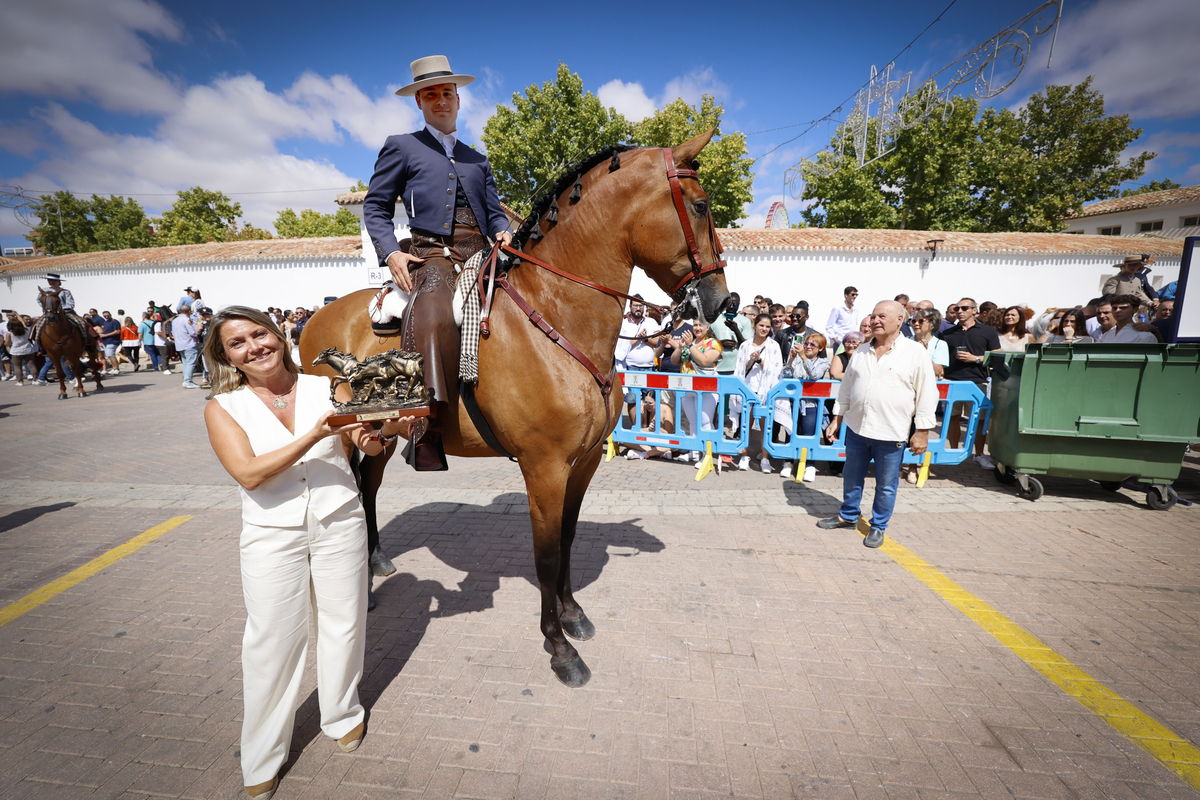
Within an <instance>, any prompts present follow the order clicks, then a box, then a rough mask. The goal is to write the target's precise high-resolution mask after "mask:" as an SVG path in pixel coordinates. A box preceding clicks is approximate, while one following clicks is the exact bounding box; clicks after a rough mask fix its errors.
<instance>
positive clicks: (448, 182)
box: [363, 56, 512, 470]
mask: <svg viewBox="0 0 1200 800" xmlns="http://www.w3.org/2000/svg"><path fill="white" fill-rule="evenodd" d="M412 73H413V80H412V83H410V84H408V85H407V86H404V87H402V88H400V89H399V90H398V91H397V92H396V94H398V95H400V96H401V97H415V98H416V102H417V108H419V109H421V112H422V113H423V114H424V116H425V127H424V128H422V129H421V130H419V131H416V132H415V133H406V134H402V135H399V136H389V137H388V139H387V141H386V142H385V143H384V145H383V149H382V150H380V151H379V158H378V160H376V162H375V174H374V175H372V176H371V186H370V188H369V189H368V191H367V196H366V199H365V200H364V201H363V219H364V220H365V222H366V226H367V232H368V233H369V234H370V236H371V241H372V242H373V243H374V245H375V250H376V253H377V254H378V257H379V263H380V264H381V265H383V264H386V265H387V267H388V270H389V271H390V272H391V275H392V280H393V281H394V282H395V284H396V286H397V287H399V288H400V289H402V290H404V291H405V292H408V293H410V295H411V300H410V305H409V309H408V312H407V313H406V315H405V321H404V326H403V331H402V335H403V340H402V342H403V349H405V350H410V351H411V350H416V351H418V352H420V353H422V354H423V355H424V356H425V376H426V384H427V386H428V387H429V389H430V391H431V392H432V394H433V399H434V400H435V401H436V405H435V407H434V409H433V413H432V414H431V415H430V417H429V418H428V420H429V421H428V429H427V430H425V431H423V432H422V430H421V427H422V426H424V425H425V424H426V421H425V419H422V420H419V421H418V422H417V423H414V426H413V437H412V439H413V441H414V442H415V444H414V445H413V446H412V448H411V450H410V453H409V458H408V460H409V463H411V464H412V465H413V466H414V467H415V468H416V469H418V470H439V469H446V458H445V451H444V449H443V445H442V441H441V438H442V424H441V422H440V421H439V420H438V419H437V416H438V414H439V412H440V413H443V414H444V413H447V412H449V413H454V411H455V409H456V405H457V381H458V354H459V333H458V327H457V325H456V324H455V322H454V314H453V309H452V308H451V301H452V298H453V295H454V286H455V280H456V277H457V275H456V270H455V265H456V264H457V265H459V266H460V267H461V265H462V264H463V263H465V262H466V261H467V260H468V259H469V258H470V257H471V256H472V255H474V254H475V253H477V252H479V251H480V250H483V249H484V248H485V247H487V246H488V244H489V240H497V241H500V242H502V243H504V244H511V242H512V234H511V233H510V232H509V231H508V218H507V217H506V216H505V215H504V211H503V209H502V208H501V206H500V198H499V196H498V195H497V193H496V183H495V181H494V180H493V178H492V170H491V166H490V165H489V164H488V160H487V157H486V156H484V155H482V154H480V153H478V152H476V151H475V150H472V149H471V148H470V147H467V146H466V145H464V144H462V143H461V142H459V141H458V138H457V136H456V128H457V121H458V110H459V98H458V87H459V86H466V85H467V84H469V83H471V82H472V81H474V80H475V78H474V76H471V75H456V74H454V73H453V71H452V70H451V69H450V61H449V60H448V59H447V58H446V57H445V56H427V57H425V58H419V59H417V60H416V61H414V62H412ZM397 198H399V199H400V200H401V201H402V202H403V203H404V207H405V211H406V212H407V214H408V219H409V228H410V229H411V230H412V240H411V244H409V243H405V244H406V245H407V250H406V249H405V247H404V246H402V245H401V243H400V242H398V241H397V240H396V233H395V223H394V221H393V217H394V212H395V207H396V200H397ZM485 237H486V238H485Z"/></svg>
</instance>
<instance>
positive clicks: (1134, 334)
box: [1097, 322, 1158, 344]
mask: <svg viewBox="0 0 1200 800" xmlns="http://www.w3.org/2000/svg"><path fill="white" fill-rule="evenodd" d="M1097 341H1099V342H1100V343H1101V344H1105V343H1107V344H1158V339H1157V338H1155V336H1154V334H1153V333H1147V332H1146V331H1139V330H1137V329H1136V328H1134V327H1133V323H1132V322H1131V323H1129V324H1128V325H1126V326H1125V327H1123V328H1122V327H1120V326H1117V327H1112V328H1109V329H1108V331H1107V332H1106V333H1104V334H1102V335H1101V336H1100V338H1099V339H1098V340H1097Z"/></svg>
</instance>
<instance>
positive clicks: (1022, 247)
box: [0, 228, 1183, 274]
mask: <svg viewBox="0 0 1200 800" xmlns="http://www.w3.org/2000/svg"><path fill="white" fill-rule="evenodd" d="M720 236H721V243H722V244H723V245H724V246H725V249H726V250H728V251H739V250H741V251H747V250H749V251H753V250H774V251H787V250H796V251H806V250H817V251H861V252H920V251H922V250H924V249H925V246H926V243H927V242H928V241H929V240H930V239H942V240H944V241H942V242H941V243H940V244H939V245H938V251H939V252H963V253H1029V254H1039V255H1093V254H1094V255H1111V256H1113V257H1114V258H1121V257H1124V256H1126V255H1130V254H1135V253H1151V254H1153V255H1158V256H1178V255H1180V254H1181V253H1182V252H1183V241H1182V240H1181V239H1161V238H1148V237H1147V238H1142V237H1137V238H1129V237H1123V236H1081V235H1078V234H1066V233H954V232H946V231H895V230H878V229H865V230H864V229H855V228H800V229H794V230H762V229H752V228H723V229H721V230H720ZM361 255H362V239H361V238H360V237H358V236H330V237H324V238H310V239H268V240H261V241H249V242H210V243H208V244H187V245H177V246H174V247H146V248H140V249H135V250H109V251H105V252H99V253H74V254H72V255H66V256H48V257H45V258H36V259H31V260H20V261H16V260H12V259H5V261H6V262H7V263H3V264H0V274H2V273H7V274H12V273H17V272H27V271H32V270H48V271H52V272H62V271H67V270H72V269H96V268H98V267H99V268H103V267H113V268H118V269H119V268H121V267H142V266H154V265H159V264H163V265H166V264H221V263H236V262H246V261H288V260H294V259H304V260H312V259H317V260H321V259H329V260H341V259H347V258H355V257H359V256H361Z"/></svg>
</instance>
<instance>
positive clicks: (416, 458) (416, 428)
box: [401, 416, 450, 472]
mask: <svg viewBox="0 0 1200 800" xmlns="http://www.w3.org/2000/svg"><path fill="white" fill-rule="evenodd" d="M401 455H403V456H404V460H405V461H407V462H408V464H409V466H411V467H412V468H413V469H415V470H416V471H417V472H444V471H446V470H448V469H450V465H449V464H448V463H447V462H446V447H445V444H443V442H442V425H441V423H440V422H438V421H437V418H436V417H432V416H429V417H420V418H418V419H417V421H416V422H414V423H413V424H412V429H411V431H410V433H409V440H408V444H407V445H406V446H405V447H404V452H403V453H402V454H401Z"/></svg>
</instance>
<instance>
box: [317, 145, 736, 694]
mask: <svg viewBox="0 0 1200 800" xmlns="http://www.w3.org/2000/svg"><path fill="white" fill-rule="evenodd" d="M712 135H713V131H709V132H708V133H706V134H702V135H700V136H697V137H695V138H694V139H692V140H691V141H688V142H686V143H684V144H682V145H680V146H678V147H676V148H674V149H673V150H670V149H660V148H645V149H620V150H619V151H618V149H615V148H612V149H610V150H608V151H605V152H604V153H601V154H597V155H596V156H593V157H591V158H589V159H587V160H585V161H584V162H583V163H582V164H581V165H580V166H579V167H578V168H577V169H576V170H573V171H572V172H570V173H568V174H567V175H565V176H563V178H562V179H560V180H559V182H558V184H557V185H556V186H555V188H554V189H553V190H551V192H550V193H549V194H548V195H547V196H545V197H543V198H542V199H541V201H539V203H538V204H537V205H536V206H535V210H534V212H533V213H532V214H531V215H530V218H529V219H528V220H527V221H526V222H525V224H524V225H523V226H522V228H521V229H520V230H519V231H518V232H517V235H516V237H515V241H514V246H516V247H519V248H521V249H522V252H523V253H526V254H528V255H530V256H532V257H535V258H537V259H538V260H540V261H543V262H545V263H548V264H551V265H553V266H556V267H558V268H559V269H561V270H564V271H569V272H572V273H574V274H576V275H578V276H580V277H582V278H585V279H587V280H589V281H592V282H594V283H598V284H601V285H603V286H605V287H608V288H611V289H615V290H616V291H617V292H622V293H623V292H627V291H628V290H629V283H630V279H631V276H632V273H633V268H634V265H635V264H636V265H637V266H638V267H640V268H642V269H643V270H645V271H646V273H647V274H648V275H649V276H650V277H651V279H653V280H654V282H655V283H657V284H658V285H659V286H660V287H662V288H663V289H664V290H665V291H667V292H668V293H675V294H677V295H678V296H686V297H687V298H688V299H687V302H688V303H689V304H690V305H692V306H693V307H694V308H695V310H696V311H697V313H700V314H702V315H703V316H704V317H706V318H707V319H709V320H710V321H711V320H714V319H716V317H717V315H718V314H719V313H720V312H721V310H722V309H723V308H724V306H725V304H726V303H727V302H728V301H729V293H728V290H727V287H726V285H725V277H724V275H723V274H722V271H721V270H720V269H718V268H717V266H718V265H717V263H716V262H717V261H718V259H719V256H718V255H717V253H718V252H719V251H718V250H717V248H716V242H715V229H714V228H713V227H712V220H711V216H710V213H709V201H708V195H707V194H705V192H704V190H703V189H702V188H701V187H700V184H699V182H698V181H697V180H695V172H694V171H688V167H689V166H691V168H692V169H693V170H694V169H695V166H694V160H695V158H696V156H697V155H698V154H699V153H700V151H701V149H703V148H704V146H705V145H706V144H708V142H709V140H710V139H711V138H712ZM610 156H611V159H610ZM674 164H679V165H680V166H681V167H682V169H683V171H682V172H677V171H674ZM669 174H670V175H671V176H672V177H671V179H670V180H669V179H668V175H669ZM680 177H682V178H683V180H680V179H679V178H680ZM568 194H570V196H568ZM535 226H536V230H535ZM685 226H686V228H685ZM685 230H686V233H685ZM693 231H695V234H693V233H692V232H693ZM700 253H706V254H708V253H711V254H713V259H712V260H713V263H712V264H710V265H709V266H708V267H706V268H705V269H704V271H703V275H700V274H698V273H700V270H701V267H700V264H698V263H696V262H697V260H698V259H700ZM689 275H690V276H691V279H690V280H689ZM508 280H509V282H510V283H511V284H512V286H513V287H514V288H515V289H516V290H517V291H518V292H519V293H520V295H522V296H523V297H524V298H525V300H526V302H527V303H528V304H529V305H531V306H533V308H534V309H536V312H535V313H538V312H540V317H541V318H542V319H543V322H542V325H543V326H545V325H546V323H549V325H550V326H553V328H554V329H556V331H557V334H556V335H559V336H561V337H565V339H567V340H568V341H569V342H571V343H572V344H573V345H574V346H575V347H576V348H578V350H579V351H581V352H582V353H583V354H584V355H585V356H586V357H587V359H589V360H590V361H591V362H592V363H593V364H594V365H595V366H596V368H597V370H596V371H597V372H598V373H602V374H604V375H607V376H608V377H609V378H610V379H611V378H613V376H614V373H613V369H614V362H613V353H614V351H615V349H616V345H617V336H618V334H619V333H620V328H621V319H622V315H623V313H624V301H623V300H622V299H620V298H619V297H614V296H610V295H606V294H602V293H599V292H597V291H596V290H595V289H593V288H589V287H587V286H584V285H582V284H580V283H577V282H573V281H571V280H567V279H565V278H563V277H560V276H558V275H555V274H553V273H551V272H549V271H546V270H544V269H541V268H539V267H538V266H536V265H534V264H532V263H523V264H521V265H519V266H518V267H516V268H515V269H512V271H511V272H509V274H508ZM685 284H686V287H684V285H685ZM373 292H374V290H372V289H366V290H362V291H359V292H355V293H353V294H350V295H347V296H345V297H343V298H341V299H340V300H337V301H336V302H333V303H331V304H330V305H328V306H325V307H324V308H323V309H321V310H320V311H318V312H317V314H316V315H315V316H313V318H312V319H311V320H310V321H309V323H308V324H307V325H306V326H305V328H304V334H303V336H302V337H301V339H300V352H301V358H302V360H303V362H304V364H305V367H306V369H308V366H307V365H309V364H312V362H313V359H314V358H315V357H316V356H317V354H318V353H319V352H321V351H322V350H324V349H325V348H328V347H336V348H337V349H339V350H341V351H342V352H346V353H355V354H356V355H357V356H358V357H359V358H365V357H367V356H369V355H371V354H373V353H379V352H382V351H384V350H388V349H389V348H391V347H392V346H393V341H392V340H390V339H386V338H379V337H377V336H376V335H375V334H374V333H373V332H372V331H371V320H370V319H369V318H368V315H367V313H366V309H367V304H368V302H369V300H370V298H371V296H372V293H373ZM530 322H531V318H530V317H529V316H527V314H526V313H525V312H523V311H522V310H521V309H520V308H519V307H518V305H517V304H516V302H515V301H513V300H512V298H511V297H509V296H507V295H506V294H505V293H504V291H502V290H500V289H497V290H496V294H495V300H494V305H493V308H492V311H491V320H490V324H491V334H490V336H488V337H487V338H484V339H482V340H481V341H480V343H479V384H478V386H477V387H476V389H475V397H476V399H477V401H478V403H479V407H480V409H481V410H482V412H483V415H484V417H485V418H486V419H487V421H488V422H489V424H490V425H491V428H492V430H493V431H494V433H495V436H496V439H497V441H498V442H499V443H500V445H501V446H503V447H504V449H506V450H507V451H508V452H509V453H511V454H513V455H514V456H515V457H516V458H517V461H518V463H519V465H520V468H521V473H522V475H523V476H524V478H525V488H526V492H527V494H528V498H529V515H530V518H531V521H532V525H533V550H534V560H535V563H536V567H537V577H538V583H539V584H540V586H541V595H542V614H541V629H542V633H543V634H544V635H545V636H546V639H547V641H548V642H549V644H550V647H551V648H552V650H553V654H552V656H551V659H550V665H551V668H552V669H553V670H554V673H555V675H557V676H558V678H559V680H561V681H562V682H563V683H565V684H566V685H568V686H582V685H583V684H585V683H587V681H588V679H589V678H590V677H591V672H590V670H589V669H588V667H587V665H586V664H584V662H583V659H582V658H580V656H579V653H578V652H577V651H576V650H575V648H574V647H573V646H572V645H571V643H570V642H568V641H567V639H566V638H565V636H564V632H565V634H566V635H568V636H571V637H572V638H574V639H580V640H583V639H589V638H591V637H592V636H593V635H594V634H595V627H594V626H593V625H592V623H591V621H589V620H588V618H587V615H586V614H584V612H583V609H582V608H580V607H579V604H578V603H577V602H576V601H575V597H574V595H573V593H572V589H571V575H570V556H571V543H572V541H573V540H574V538H575V526H576V523H577V522H578V520H579V509H580V506H581V505H582V503H583V497H584V493H585V492H586V491H587V488H588V484H589V483H590V482H591V479H592V475H593V474H594V473H595V471H596V467H597V465H598V464H599V463H600V457H601V455H602V454H603V449H604V448H603V447H602V446H601V442H603V441H604V439H605V438H606V437H607V436H608V434H609V433H611V431H612V429H613V427H614V426H615V425H616V422H617V418H618V415H619V414H620V404H621V387H620V384H619V383H617V384H616V385H615V387H613V391H612V392H611V393H609V392H606V391H604V390H603V389H602V388H601V387H600V385H599V383H600V380H599V379H597V378H596V377H595V376H594V375H593V374H592V373H591V372H589V370H588V369H585V367H584V366H582V363H581V362H580V361H578V360H576V359H575V358H573V357H572V356H571V355H570V354H568V352H567V351H566V350H565V349H564V348H563V347H562V346H560V345H559V344H556V342H555V341H554V340H552V339H551V338H549V337H548V336H547V335H545V334H544V333H543V330H542V329H539V327H537V326H536V323H535V324H530ZM471 333H473V332H471V331H467V332H464V335H470V334H471ZM315 371H316V372H320V373H322V374H331V373H330V371H329V370H328V368H327V367H325V368H321V369H318V370H315ZM331 377H332V375H331ZM452 402H454V403H456V405H457V413H451V414H449V415H448V417H449V418H448V419H442V420H441V422H442V424H443V428H444V442H445V447H446V452H447V453H449V454H451V455H457V456H468V457H480V456H483V457H486V456H496V455H497V453H496V452H495V451H494V450H492V449H491V448H490V447H489V446H488V445H487V444H486V443H485V441H484V440H483V438H482V437H481V436H480V434H479V432H478V431H477V430H476V428H475V426H474V425H473V424H472V423H471V420H470V417H469V416H468V415H467V412H466V411H465V409H464V407H463V405H462V403H461V402H457V400H453V399H452ZM392 452H394V448H392V449H390V450H389V451H388V452H386V453H384V454H382V455H381V456H377V457H374V458H368V459H365V460H364V463H363V464H362V465H361V467H360V471H359V482H360V487H361V489H362V493H363V503H364V506H365V508H366V510H367V517H368V524H369V526H370V527H371V532H372V533H373V534H374V541H375V542H377V541H378V528H377V526H376V522H375V519H374V517H375V494H376V491H377V490H378V488H379V484H380V482H381V481H382V477H383V466H384V464H386V462H387V458H388V457H389V456H390V455H391V453H392ZM559 604H561V607H562V610H561V614H560V612H559Z"/></svg>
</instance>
